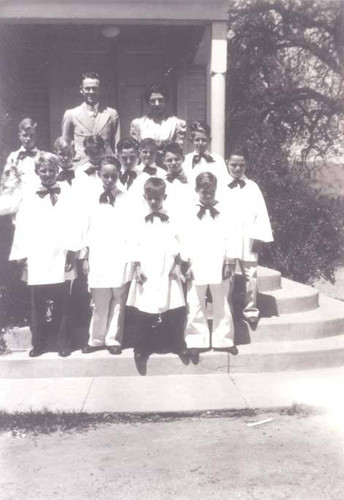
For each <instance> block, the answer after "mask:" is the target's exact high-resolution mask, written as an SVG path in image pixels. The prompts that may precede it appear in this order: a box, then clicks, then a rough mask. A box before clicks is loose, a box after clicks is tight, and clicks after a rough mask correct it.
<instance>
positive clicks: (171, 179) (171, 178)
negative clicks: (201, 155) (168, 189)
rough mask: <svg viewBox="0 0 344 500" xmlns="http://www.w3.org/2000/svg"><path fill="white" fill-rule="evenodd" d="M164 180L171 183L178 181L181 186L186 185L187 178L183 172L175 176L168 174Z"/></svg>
mask: <svg viewBox="0 0 344 500" xmlns="http://www.w3.org/2000/svg"><path fill="white" fill-rule="evenodd" d="M166 180H167V181H168V182H171V183H172V182H174V181H175V180H178V181H180V182H181V183H182V184H186V183H187V178H186V176H185V174H184V172H178V173H177V174H172V173H168V174H167V175H166Z"/></svg>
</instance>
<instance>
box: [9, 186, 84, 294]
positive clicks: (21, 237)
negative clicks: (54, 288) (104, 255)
mask: <svg viewBox="0 0 344 500" xmlns="http://www.w3.org/2000/svg"><path fill="white" fill-rule="evenodd" d="M55 186H59V184H58V183H56V184H55V185H54V187H55ZM36 191H37V190H36V189H35V190H33V191H32V192H30V193H29V192H28V193H27V194H26V196H25V197H24V198H23V200H22V202H21V204H20V208H19V211H18V213H17V218H16V228H15V233H14V239H13V244H12V249H11V253H10V257H9V258H10V260H21V259H27V282H28V285H48V284H54V283H63V282H64V281H66V280H69V279H73V278H74V277H75V270H73V271H71V272H69V273H65V264H66V256H67V252H68V250H71V251H73V252H77V251H79V250H80V249H81V246H82V230H81V225H80V221H79V219H78V216H77V214H78V212H77V211H75V207H74V204H73V199H72V197H71V195H70V193H71V192H70V190H68V189H63V188H62V187H61V193H60V194H59V195H57V196H58V199H57V202H56V204H55V205H52V203H51V200H50V195H49V194H47V195H46V196H44V198H41V197H40V196H39V195H38V194H37V193H36Z"/></svg>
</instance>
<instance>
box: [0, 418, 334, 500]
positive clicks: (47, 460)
mask: <svg viewBox="0 0 344 500" xmlns="http://www.w3.org/2000/svg"><path fill="white" fill-rule="evenodd" d="M265 418H273V419H274V420H273V421H272V422H270V423H266V424H263V425H260V426H257V427H248V425H247V423H248V422H249V421H250V420H254V421H259V420H263V419H265ZM338 422H339V426H338ZM342 422H343V419H342V418H340V419H337V421H336V422H334V420H333V418H332V417H331V415H312V416H300V415H298V416H295V415H294V416H288V415H279V414H273V413H272V414H260V415H258V416H254V417H237V418H223V417H220V418H208V419H204V418H203V419H201V418H186V419H182V420H172V421H170V422H156V423H135V424H109V425H103V426H101V427H98V428H96V429H92V430H89V431H87V432H75V431H73V432H70V433H54V434H51V435H48V436H45V435H41V434H40V435H38V436H33V435H27V436H26V437H22V438H20V437H17V438H14V437H12V436H11V435H10V434H7V433H6V434H2V435H0V449H1V450H2V451H1V461H0V470H1V475H0V498H1V499H4V500H5V499H6V500H21V499H23V500H24V499H25V500H29V499H34V500H38V499H45V500H48V499H63V500H65V499H73V500H78V499H85V498H88V499H92V500H93V499H111V500H112V499H121V500H122V499H133V500H134V499H135V500H136V499H140V500H145V499H147V500H148V499H149V500H165V499H178V500H179V499H209V498H212V499H226V500H228V499H229V500H232V499H237V498H240V499H245V500H246V499H249V500H251V499H252V500H253V499H254V500H277V499H278V500H279V499H293V500H299V499H307V500H322V499H324V500H325V499H326V500H331V499H336V500H338V499H340V498H343V491H344V467H343V465H344V429H343V427H342V428H341V427H340V425H343V424H342Z"/></svg>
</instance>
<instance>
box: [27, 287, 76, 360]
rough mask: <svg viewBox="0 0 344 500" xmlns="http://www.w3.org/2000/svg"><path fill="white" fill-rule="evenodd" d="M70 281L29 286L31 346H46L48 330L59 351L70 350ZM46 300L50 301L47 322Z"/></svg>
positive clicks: (38, 348) (36, 347) (38, 347)
mask: <svg viewBox="0 0 344 500" xmlns="http://www.w3.org/2000/svg"><path fill="white" fill-rule="evenodd" d="M69 298H70V281H65V282H64V283H53V284H49V285H33V286H31V327H30V328H31V333H32V347H33V348H34V349H37V350H39V351H44V350H45V349H46V348H47V343H48V341H49V331H51V332H52V333H53V334H54V336H55V339H56V347H57V350H58V351H59V352H61V351H64V350H70V344H71V339H70V335H69V331H68V325H67V322H68V316H69V313H70V304H69ZM48 301H51V302H52V312H51V321H50V322H47V308H48Z"/></svg>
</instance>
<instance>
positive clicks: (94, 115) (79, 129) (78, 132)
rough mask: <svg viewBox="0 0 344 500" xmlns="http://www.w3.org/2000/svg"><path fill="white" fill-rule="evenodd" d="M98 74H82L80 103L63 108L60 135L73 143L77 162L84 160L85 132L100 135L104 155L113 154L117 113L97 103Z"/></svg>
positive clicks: (117, 130)
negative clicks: (104, 151) (64, 110)
mask: <svg viewBox="0 0 344 500" xmlns="http://www.w3.org/2000/svg"><path fill="white" fill-rule="evenodd" d="M99 85H100V82H99V76H98V74H97V73H91V72H89V73H84V74H83V75H82V81H81V85H80V93H81V95H82V96H83V98H84V102H83V103H82V104H81V105H80V106H77V107H76V108H73V109H67V110H66V112H65V114H64V116H63V120H62V135H63V136H64V137H68V138H69V139H71V140H72V141H74V144H75V151H76V157H75V159H76V160H77V161H78V164H82V163H83V161H84V160H86V155H85V152H84V148H83V141H84V139H85V137H87V136H89V135H100V136H101V137H102V138H103V139H104V141H105V146H106V154H114V152H115V145H116V142H118V140H119V132H120V127H119V116H118V113H117V111H116V110H115V109H113V108H109V107H107V106H103V105H102V103H100V102H99Z"/></svg>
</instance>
